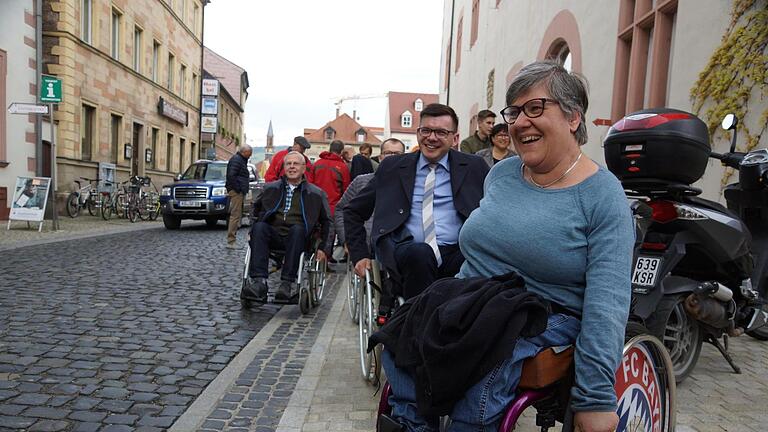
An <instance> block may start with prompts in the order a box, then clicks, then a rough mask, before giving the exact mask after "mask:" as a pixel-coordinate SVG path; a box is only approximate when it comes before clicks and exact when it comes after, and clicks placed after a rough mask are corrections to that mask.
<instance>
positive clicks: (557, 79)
mask: <svg viewBox="0 0 768 432" xmlns="http://www.w3.org/2000/svg"><path fill="white" fill-rule="evenodd" d="M539 84H544V87H545V88H546V89H547V92H548V93H549V95H550V96H551V97H552V99H554V100H556V101H557V102H558V103H559V104H560V109H561V110H563V112H564V113H565V114H566V116H568V117H571V118H572V116H573V114H578V115H579V117H581V122H580V123H579V126H578V128H577V129H576V132H575V133H574V136H575V138H576V141H577V142H578V143H579V145H584V144H586V143H587V124H586V117H585V114H586V112H587V106H588V105H589V98H588V97H587V92H588V89H589V84H588V83H587V80H586V78H584V77H583V76H582V75H581V74H577V73H576V72H568V71H567V70H565V68H564V67H563V66H562V65H560V64H559V63H557V62H555V61H552V60H545V61H538V62H534V63H531V64H529V65H527V66H525V67H524V68H522V69H520V72H518V73H517V75H516V76H515V78H514V80H512V84H510V85H509V89H508V90H507V105H512V102H514V101H515V99H517V98H518V96H520V95H521V94H523V93H525V92H527V91H528V90H530V89H531V88H533V87H536V86H537V85H539Z"/></svg>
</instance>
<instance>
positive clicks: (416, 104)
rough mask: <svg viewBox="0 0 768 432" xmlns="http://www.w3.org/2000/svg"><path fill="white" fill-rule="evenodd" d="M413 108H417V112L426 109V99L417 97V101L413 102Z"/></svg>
mask: <svg viewBox="0 0 768 432" xmlns="http://www.w3.org/2000/svg"><path fill="white" fill-rule="evenodd" d="M413 109H415V110H416V112H421V110H423V109H424V101H423V100H421V99H420V98H419V99H416V101H415V102H414V103H413Z"/></svg>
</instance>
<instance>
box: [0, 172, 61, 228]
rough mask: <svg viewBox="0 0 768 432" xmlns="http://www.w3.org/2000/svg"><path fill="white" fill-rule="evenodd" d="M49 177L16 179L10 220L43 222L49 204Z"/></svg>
mask: <svg viewBox="0 0 768 432" xmlns="http://www.w3.org/2000/svg"><path fill="white" fill-rule="evenodd" d="M50 184H51V179H50V178H49V177H16V188H15V189H14V193H13V201H11V213H10V215H9V216H8V218H9V219H10V220H23V221H31V222H42V221H43V217H44V215H45V204H46V203H47V202H48V188H49V186H50Z"/></svg>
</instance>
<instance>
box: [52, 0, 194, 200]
mask: <svg viewBox="0 0 768 432" xmlns="http://www.w3.org/2000/svg"><path fill="white" fill-rule="evenodd" d="M207 3H208V0H130V1H129V0H113V1H108V0H46V1H45V2H44V8H43V29H44V31H43V51H44V66H45V71H44V72H45V73H48V74H50V75H54V76H56V77H58V78H60V79H62V80H63V101H62V103H61V104H59V105H58V109H57V111H56V114H55V117H54V119H55V121H56V123H57V145H56V147H57V168H58V176H57V177H58V191H57V192H58V196H59V198H60V199H61V198H62V197H63V196H65V195H66V193H68V192H69V189H70V188H71V187H72V184H73V180H76V179H78V177H81V176H83V177H88V178H96V176H97V173H98V170H99V164H100V163H110V164H115V165H116V177H117V178H116V180H118V181H122V180H125V179H127V178H128V177H129V176H130V175H132V174H137V175H149V176H151V177H152V179H153V181H154V182H155V183H156V184H157V185H158V187H159V186H160V185H161V184H162V183H164V182H167V181H170V180H172V179H173V177H174V176H175V175H176V174H177V173H179V172H182V171H183V170H184V169H186V167H187V166H188V165H189V163H190V162H192V161H194V160H195V159H197V158H198V157H199V149H200V148H199V142H200V140H199V137H200V133H199V131H200V123H199V112H200V90H199V88H200V82H201V76H202V58H203V45H202V34H203V9H204V6H205V4H207Z"/></svg>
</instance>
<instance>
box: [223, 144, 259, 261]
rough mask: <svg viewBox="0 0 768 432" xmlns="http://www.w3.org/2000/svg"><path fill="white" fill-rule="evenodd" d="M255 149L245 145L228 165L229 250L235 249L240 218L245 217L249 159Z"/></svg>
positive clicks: (248, 189)
mask: <svg viewBox="0 0 768 432" xmlns="http://www.w3.org/2000/svg"><path fill="white" fill-rule="evenodd" d="M252 153H253V149H251V146H249V145H248V144H243V145H241V146H240V148H239V149H238V151H237V153H235V154H234V155H233V156H232V158H230V159H229V163H227V182H226V187H227V196H228V197H229V225H228V227H227V248H228V249H235V240H236V236H237V229H238V228H239V227H240V218H242V217H243V201H244V200H245V196H246V195H247V194H248V192H250V186H249V183H248V182H249V180H250V172H249V171H248V158H250V157H251V154H252Z"/></svg>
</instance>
